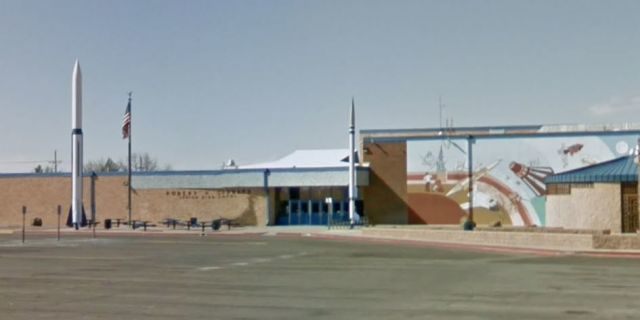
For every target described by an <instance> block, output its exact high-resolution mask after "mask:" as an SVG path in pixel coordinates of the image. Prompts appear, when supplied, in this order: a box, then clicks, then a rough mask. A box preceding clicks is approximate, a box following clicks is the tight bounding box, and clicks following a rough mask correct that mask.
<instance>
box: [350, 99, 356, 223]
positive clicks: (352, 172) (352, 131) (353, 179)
mask: <svg viewBox="0 0 640 320" xmlns="http://www.w3.org/2000/svg"><path fill="white" fill-rule="evenodd" d="M355 108H356V107H355V101H354V99H353V98H352V99H351V116H350V119H349V221H350V222H351V227H353V224H354V223H355V214H356V199H355V198H356V176H355V140H356V132H355V131H356V115H355Z"/></svg>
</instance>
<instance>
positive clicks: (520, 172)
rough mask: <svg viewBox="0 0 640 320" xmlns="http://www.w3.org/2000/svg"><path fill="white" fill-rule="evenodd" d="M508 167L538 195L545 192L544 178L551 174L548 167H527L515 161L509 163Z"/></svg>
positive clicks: (551, 171)
mask: <svg viewBox="0 0 640 320" xmlns="http://www.w3.org/2000/svg"><path fill="white" fill-rule="evenodd" d="M509 169H511V171H512V172H513V173H514V174H515V175H516V176H517V177H518V178H520V180H522V181H523V182H524V183H525V184H526V185H527V187H529V189H531V191H533V193H535V194H536V196H538V197H540V196H542V195H544V194H545V190H546V186H545V184H544V178H546V177H547V176H549V175H552V174H553V169H552V168H550V167H528V166H525V165H524V164H522V163H518V162H515V161H513V162H511V163H510V164H509Z"/></svg>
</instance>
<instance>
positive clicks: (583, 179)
mask: <svg viewBox="0 0 640 320" xmlns="http://www.w3.org/2000/svg"><path fill="white" fill-rule="evenodd" d="M637 181H638V165H637V164H636V163H635V161H634V157H633V156H625V157H620V158H617V159H613V160H609V161H606V162H602V163H598V164H595V165H592V166H588V167H583V168H579V169H575V170H570V171H566V172H561V173H558V174H555V175H552V176H548V177H547V178H546V179H544V182H545V183H548V184H554V183H591V182H617V183H620V182H637Z"/></svg>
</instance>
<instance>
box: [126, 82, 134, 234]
mask: <svg viewBox="0 0 640 320" xmlns="http://www.w3.org/2000/svg"><path fill="white" fill-rule="evenodd" d="M132 93H133V92H129V108H131V94H132ZM131 114H132V113H131V109H129V117H130V118H129V119H130V120H129V182H128V183H127V185H128V186H129V194H128V197H129V201H128V206H127V207H128V208H129V228H133V225H132V224H131V131H132V130H131V129H132V128H131V127H133V126H132V125H131Z"/></svg>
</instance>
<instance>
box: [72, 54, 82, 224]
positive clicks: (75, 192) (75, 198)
mask: <svg viewBox="0 0 640 320" xmlns="http://www.w3.org/2000/svg"><path fill="white" fill-rule="evenodd" d="M71 159H72V160H71V161H72V163H71V216H72V223H73V226H74V227H75V228H76V230H77V229H78V227H80V226H81V224H82V164H83V162H82V73H81V71H80V63H78V60H76V64H75V66H74V67H73V79H72V81H71Z"/></svg>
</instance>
